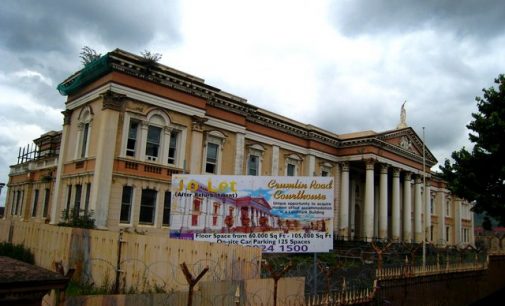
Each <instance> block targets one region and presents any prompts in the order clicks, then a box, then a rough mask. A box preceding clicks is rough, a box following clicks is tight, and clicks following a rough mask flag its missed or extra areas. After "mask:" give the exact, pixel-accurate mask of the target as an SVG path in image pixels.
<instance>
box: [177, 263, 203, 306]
mask: <svg viewBox="0 0 505 306" xmlns="http://www.w3.org/2000/svg"><path fill="white" fill-rule="evenodd" d="M181 268H182V272H183V273H184V276H185V277H186V281H187V282H188V285H189V291H188V306H192V305H193V288H194V287H195V285H196V284H197V283H198V282H199V281H200V279H202V277H203V276H204V275H205V273H207V271H209V267H205V269H203V270H202V272H200V274H198V276H197V277H196V278H193V275H192V274H191V272H189V269H188V266H186V262H183V263H182V264H181Z"/></svg>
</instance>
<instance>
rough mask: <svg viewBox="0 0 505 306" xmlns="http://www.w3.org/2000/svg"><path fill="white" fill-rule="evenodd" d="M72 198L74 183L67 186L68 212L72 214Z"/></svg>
mask: <svg viewBox="0 0 505 306" xmlns="http://www.w3.org/2000/svg"><path fill="white" fill-rule="evenodd" d="M71 198H72V185H68V186H67V213H68V215H69V216H70V199H71Z"/></svg>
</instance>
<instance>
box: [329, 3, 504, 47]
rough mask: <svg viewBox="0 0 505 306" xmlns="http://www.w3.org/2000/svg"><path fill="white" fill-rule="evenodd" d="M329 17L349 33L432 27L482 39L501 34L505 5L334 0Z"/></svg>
mask: <svg viewBox="0 0 505 306" xmlns="http://www.w3.org/2000/svg"><path fill="white" fill-rule="evenodd" d="M331 19H332V20H333V21H334V24H335V25H336V26H337V27H338V28H339V29H340V30H341V31H342V32H343V33H345V34H346V35H350V36H353V35H360V34H378V33H384V32H390V33H404V32H411V31H415V30H417V29H423V28H433V29H435V30H442V31H446V30H449V31H450V32H453V33H455V34H456V35H457V36H458V37H463V36H471V37H473V38H476V39H483V38H491V37H494V36H498V35H502V34H503V30H504V29H505V22H504V20H505V5H504V4H503V1H501V0H490V1H473V0H460V1H450V0H425V1H414V0H377V1H367V0H357V1H346V2H345V3H342V2H338V3H335V4H334V5H333V7H332V13H331Z"/></svg>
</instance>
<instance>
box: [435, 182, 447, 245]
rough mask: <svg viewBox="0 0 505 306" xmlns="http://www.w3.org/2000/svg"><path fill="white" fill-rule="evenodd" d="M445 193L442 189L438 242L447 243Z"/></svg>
mask: <svg viewBox="0 0 505 306" xmlns="http://www.w3.org/2000/svg"><path fill="white" fill-rule="evenodd" d="M445 201H446V198H445V193H444V192H443V191H440V205H439V207H438V208H439V209H438V233H439V236H438V241H437V244H439V243H441V244H445V204H446V203H445Z"/></svg>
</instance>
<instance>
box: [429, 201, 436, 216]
mask: <svg viewBox="0 0 505 306" xmlns="http://www.w3.org/2000/svg"><path fill="white" fill-rule="evenodd" d="M433 211H435V203H434V202H433V198H431V199H430V212H431V214H432V215H433Z"/></svg>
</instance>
